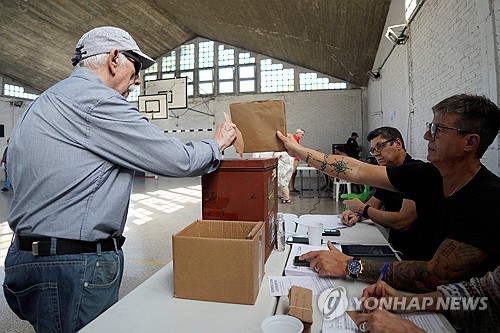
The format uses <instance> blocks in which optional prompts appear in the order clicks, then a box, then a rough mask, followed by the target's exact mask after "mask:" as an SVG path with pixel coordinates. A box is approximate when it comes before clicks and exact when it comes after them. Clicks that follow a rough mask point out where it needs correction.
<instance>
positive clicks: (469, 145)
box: [464, 134, 481, 151]
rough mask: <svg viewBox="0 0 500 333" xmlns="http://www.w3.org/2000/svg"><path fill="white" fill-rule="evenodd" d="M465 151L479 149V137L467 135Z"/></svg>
mask: <svg viewBox="0 0 500 333" xmlns="http://www.w3.org/2000/svg"><path fill="white" fill-rule="evenodd" d="M465 138H466V140H467V141H466V142H465V147H464V149H465V151H471V150H477V149H478V147H479V143H480V142H481V137H480V136H479V135H477V134H467V135H466V136H465Z"/></svg>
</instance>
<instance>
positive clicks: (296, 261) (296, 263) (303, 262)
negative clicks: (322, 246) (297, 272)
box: [293, 256, 313, 267]
mask: <svg viewBox="0 0 500 333" xmlns="http://www.w3.org/2000/svg"><path fill="white" fill-rule="evenodd" d="M299 258H300V256H295V257H293V265H294V266H307V267H309V263H310V262H311V261H312V260H313V258H309V259H304V260H300V259H299Z"/></svg>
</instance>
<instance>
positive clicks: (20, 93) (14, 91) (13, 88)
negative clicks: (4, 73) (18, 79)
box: [3, 83, 38, 100]
mask: <svg viewBox="0 0 500 333" xmlns="http://www.w3.org/2000/svg"><path fill="white" fill-rule="evenodd" d="M3 94H4V95H5V96H13V97H19V98H25V99H31V100H33V99H36V98H38V95H36V94H30V93H27V92H25V91H24V87H21V86H17V85H15V84H8V83H5V84H4V85H3Z"/></svg>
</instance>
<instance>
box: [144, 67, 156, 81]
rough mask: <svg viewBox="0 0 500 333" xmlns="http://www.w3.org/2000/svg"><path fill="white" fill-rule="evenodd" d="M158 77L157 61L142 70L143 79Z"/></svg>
mask: <svg viewBox="0 0 500 333" xmlns="http://www.w3.org/2000/svg"><path fill="white" fill-rule="evenodd" d="M157 79H158V63H156V64H153V65H151V66H149V67H148V68H146V70H144V79H143V80H144V81H152V80H157Z"/></svg>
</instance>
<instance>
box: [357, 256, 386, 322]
mask: <svg viewBox="0 0 500 333" xmlns="http://www.w3.org/2000/svg"><path fill="white" fill-rule="evenodd" d="M388 269H389V262H386V263H385V265H384V268H382V272H380V275H379V276H378V279H377V282H376V283H375V288H373V292H372V294H371V295H370V297H373V295H375V290H377V288H378V285H379V284H380V281H381V280H382V279H383V278H384V277H385V274H386V273H387V270H388ZM362 313H366V308H365V309H363V312H362Z"/></svg>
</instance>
